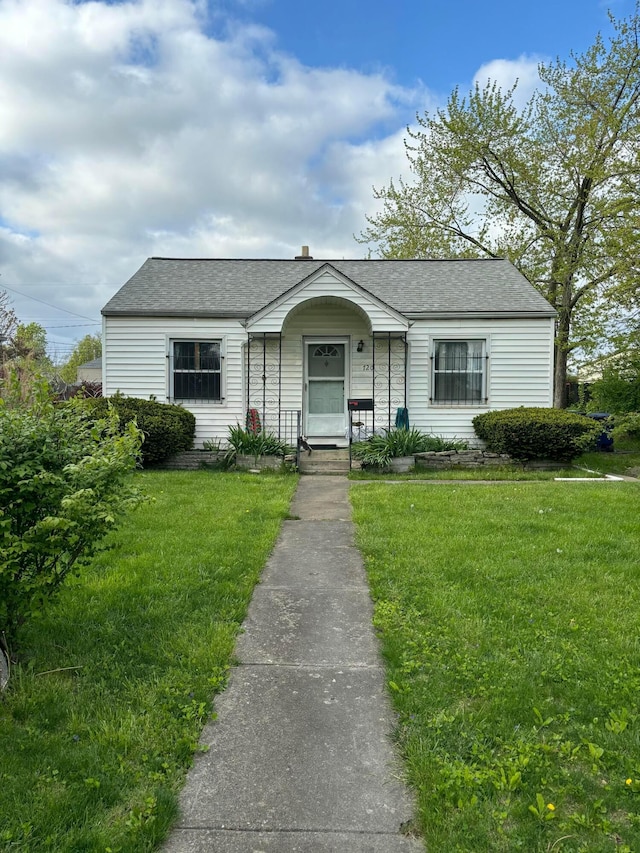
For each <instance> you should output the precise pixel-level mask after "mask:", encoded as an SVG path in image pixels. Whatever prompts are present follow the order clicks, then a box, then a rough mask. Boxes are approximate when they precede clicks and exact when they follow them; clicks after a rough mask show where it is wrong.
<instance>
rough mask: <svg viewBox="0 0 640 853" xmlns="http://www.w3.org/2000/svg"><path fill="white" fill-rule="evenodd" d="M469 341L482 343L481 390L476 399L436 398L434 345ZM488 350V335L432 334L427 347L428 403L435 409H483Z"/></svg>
mask: <svg viewBox="0 0 640 853" xmlns="http://www.w3.org/2000/svg"><path fill="white" fill-rule="evenodd" d="M471 341H480V343H481V344H482V356H481V358H482V365H483V367H482V391H481V397H480V399H479V400H478V401H476V402H473V401H469V402H467V401H462V402H455V401H452V400H436V399H435V396H434V392H435V386H436V379H435V377H436V345H437V344H439V343H441V342H451V343H469V342H471ZM490 350H491V338H490V335H482V334H480V335H477V334H476V335H474V334H469V335H461V334H452V335H449V334H446V333H444V334H441V335H432V336H431V341H430V347H429V353H430V355H429V405H430V406H433V407H434V408H437V409H479V408H482V409H485V408H488V406H489V367H490V361H491V359H490Z"/></svg>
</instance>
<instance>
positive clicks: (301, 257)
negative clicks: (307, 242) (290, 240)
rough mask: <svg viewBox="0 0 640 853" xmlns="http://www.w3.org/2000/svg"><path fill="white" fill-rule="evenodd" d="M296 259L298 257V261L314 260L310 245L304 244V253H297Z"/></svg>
mask: <svg viewBox="0 0 640 853" xmlns="http://www.w3.org/2000/svg"><path fill="white" fill-rule="evenodd" d="M295 259H296V261H312V260H313V258H312V257H311V255H310V254H309V247H308V246H303V247H302V254H301V255H296V258H295Z"/></svg>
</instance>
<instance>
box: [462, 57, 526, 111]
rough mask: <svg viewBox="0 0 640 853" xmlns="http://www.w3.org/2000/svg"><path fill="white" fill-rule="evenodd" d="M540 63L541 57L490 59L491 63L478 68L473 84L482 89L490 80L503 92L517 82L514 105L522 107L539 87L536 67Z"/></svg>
mask: <svg viewBox="0 0 640 853" xmlns="http://www.w3.org/2000/svg"><path fill="white" fill-rule="evenodd" d="M542 61H543V60H542V57H537V56H520V57H518V59H492V60H491V62H487V63H485V64H484V65H481V66H480V68H479V69H478V70H477V72H476V74H475V76H474V78H473V82H474V84H475V83H477V84H478V85H479V86H480V88H482V87H483V86H484V85H485V84H486V83H487V81H489V80H491V81H492V82H495V83H497V84H498V86H499V87H500V88H501V89H502V90H503V91H505V92H506V91H507V90H508V89H510V88H511V87H512V86H513V85H514V84H515V83H516V82H517V84H518V85H517V88H516V91H515V94H514V103H515V104H516V106H517V107H523V106H524V105H525V104H526V103H527V101H529V99H530V98H531V95H532V94H533V92H534V91H535V89H537V88H539V87H540V77H539V76H538V65H539V64H540V62H542Z"/></svg>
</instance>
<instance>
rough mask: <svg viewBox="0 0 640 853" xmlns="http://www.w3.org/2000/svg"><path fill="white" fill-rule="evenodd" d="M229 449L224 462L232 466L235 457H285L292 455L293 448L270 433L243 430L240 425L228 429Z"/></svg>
mask: <svg viewBox="0 0 640 853" xmlns="http://www.w3.org/2000/svg"><path fill="white" fill-rule="evenodd" d="M228 442H229V449H228V450H227V452H226V454H225V462H226V463H227V464H229V465H230V464H232V463H233V462H234V461H235V458H236V456H238V455H240V456H283V457H284V456H286V454H287V453H293V448H292V447H290V446H289V445H288V444H287V443H286V441H281V440H280V439H279V438H278V437H277V436H276V435H274V434H273V433H271V432H253V430H252V429H243V428H242V427H241V426H240V424H236V425H235V426H230V427H229V438H228Z"/></svg>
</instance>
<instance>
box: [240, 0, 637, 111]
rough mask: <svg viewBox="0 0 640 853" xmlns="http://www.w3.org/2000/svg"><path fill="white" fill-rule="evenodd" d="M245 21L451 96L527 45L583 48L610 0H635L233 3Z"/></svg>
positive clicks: (306, 57)
mask: <svg viewBox="0 0 640 853" xmlns="http://www.w3.org/2000/svg"><path fill="white" fill-rule="evenodd" d="M227 8H228V9H229V10H230V11H232V12H233V14H234V16H235V17H237V18H238V19H239V20H241V21H245V22H247V23H248V22H253V23H259V24H261V25H263V26H266V27H268V28H269V29H271V30H272V31H273V32H274V33H275V34H276V39H277V46H278V47H279V48H280V49H282V50H285V51H287V52H288V53H291V54H293V55H294V56H297V57H298V58H299V59H300V60H301V61H302V62H304V63H305V64H309V65H314V66H321V65H331V66H341V67H346V68H354V69H357V70H359V71H362V72H363V73H372V72H376V71H380V70H385V71H386V72H387V73H388V74H389V75H390V76H391V77H392V78H393V79H395V80H396V81H397V82H399V83H401V84H402V85H405V86H413V85H415V83H416V82H417V81H419V80H421V81H423V82H424V83H425V85H427V86H428V87H429V88H430V89H431V90H433V91H434V92H437V93H441V94H442V95H443V96H446V95H447V94H448V93H449V92H450V91H451V89H452V88H453V87H455V86H458V85H467V84H469V83H470V82H471V80H472V79H473V76H474V74H475V72H476V71H477V69H478V68H479V67H480V66H481V65H483V64H484V63H485V62H487V61H489V60H492V59H498V58H504V59H515V58H516V57H518V56H521V55H522V54H527V55H540V56H545V57H551V58H554V57H556V56H563V57H564V56H568V53H569V51H570V50H576V51H578V52H581V51H582V50H584V49H585V48H586V47H587V46H588V45H590V44H591V43H592V41H593V38H594V36H595V34H596V33H597V32H598V31H599V30H602V31H603V32H604V31H607V30H608V29H609V19H608V15H607V10H608V9H611V11H612V12H613V13H614V14H615V15H616V16H617V17H624V16H625V15H628V14H630V13H631V12H632V11H633V8H634V3H633V2H632V0H628V2H624V0H612V2H610V3H608V4H607V3H603V2H600V0H536V2H529V3H527V2H521V0H485V2H478V0H449V2H446V0H398V2H395V3H394V2H391V0H386V2H380V0H378V2H362V0H321V2H319V3H309V2H306V3H305V2H302V3H301V2H295V0H264V2H261V0H257V2H247V3H229V4H227Z"/></svg>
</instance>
